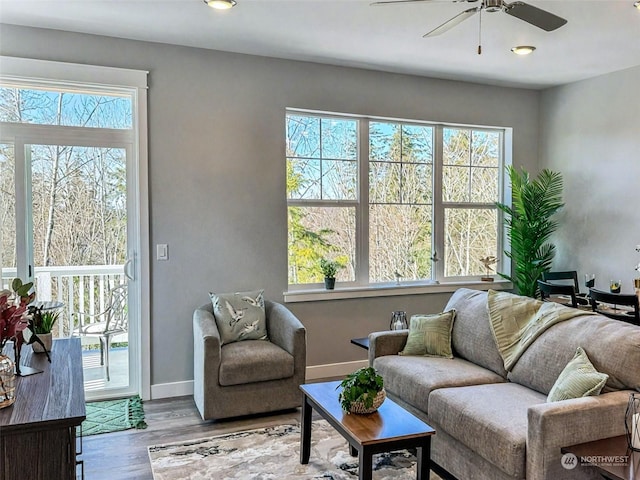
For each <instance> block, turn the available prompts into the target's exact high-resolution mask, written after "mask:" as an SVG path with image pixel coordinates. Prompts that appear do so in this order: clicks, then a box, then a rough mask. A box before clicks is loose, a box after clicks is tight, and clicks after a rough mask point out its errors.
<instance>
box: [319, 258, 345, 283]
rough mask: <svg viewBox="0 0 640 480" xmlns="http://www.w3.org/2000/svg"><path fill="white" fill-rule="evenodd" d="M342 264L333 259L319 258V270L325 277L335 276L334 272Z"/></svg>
mask: <svg viewBox="0 0 640 480" xmlns="http://www.w3.org/2000/svg"><path fill="white" fill-rule="evenodd" d="M342 267H343V265H342V264H341V263H339V262H336V261H334V260H327V259H326V258H321V259H320V270H322V274H323V275H324V277H325V278H336V273H337V272H338V270H339V269H340V268H342Z"/></svg>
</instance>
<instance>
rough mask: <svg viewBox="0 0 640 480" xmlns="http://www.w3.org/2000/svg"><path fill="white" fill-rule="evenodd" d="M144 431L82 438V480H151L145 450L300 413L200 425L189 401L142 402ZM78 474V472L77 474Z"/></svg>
mask: <svg viewBox="0 0 640 480" xmlns="http://www.w3.org/2000/svg"><path fill="white" fill-rule="evenodd" d="M144 412H145V417H146V422H147V425H148V427H147V428H146V429H144V430H135V429H132V430H125V431H122V432H113V433H106V434H102V435H91V436H88V437H83V438H82V444H83V453H82V460H84V473H85V479H86V480H125V479H126V480H133V479H136V480H137V479H139V480H152V479H153V476H152V475H151V466H150V465H149V456H148V454H147V447H148V446H149V445H158V444H162V443H170V442H178V441H182V440H188V439H194V438H199V437H208V436H212V435H219V434H224V433H228V432H236V431H242V430H250V429H253V428H262V427H266V426H271V425H279V424H283V423H297V422H299V421H300V410H299V409H297V410H291V411H289V412H285V413H279V414H275V415H266V416H265V415H260V416H256V417H250V418H246V417H245V418H242V419H239V420H230V421H218V422H203V421H202V419H201V418H200V415H199V414H198V410H197V409H196V406H195V403H194V402H193V397H178V398H170V399H163V400H152V401H149V402H144ZM78 471H79V470H78Z"/></svg>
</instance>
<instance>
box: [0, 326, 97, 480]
mask: <svg viewBox="0 0 640 480" xmlns="http://www.w3.org/2000/svg"><path fill="white" fill-rule="evenodd" d="M51 350H52V351H51V363H48V362H47V359H46V356H45V355H44V354H43V353H39V354H34V353H33V352H32V351H31V347H30V346H25V347H23V348H22V362H21V364H22V365H26V366H29V367H32V368H36V369H38V370H42V373H37V374H34V375H30V376H27V377H19V378H17V381H16V402H15V403H14V404H13V405H12V406H10V407H6V408H3V409H1V410H0V452H1V455H2V457H1V458H2V462H0V466H1V467H0V480H14V479H16V480H18V479H20V480H24V479H29V480H58V479H60V480H63V479H65V480H66V479H75V478H76V453H77V449H76V427H77V426H78V425H80V424H81V423H82V421H83V420H84V419H85V416H86V413H85V403H84V380H83V376H82V351H81V346H80V339H79V338H65V339H56V340H54V342H53V347H52V349H51Z"/></svg>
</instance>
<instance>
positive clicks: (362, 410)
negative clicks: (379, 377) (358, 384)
mask: <svg viewBox="0 0 640 480" xmlns="http://www.w3.org/2000/svg"><path fill="white" fill-rule="evenodd" d="M385 398H387V392H386V391H385V389H384V388H383V389H382V390H380V391H379V392H378V393H377V394H376V397H375V398H374V399H373V405H372V406H371V407H370V408H367V407H365V405H364V402H352V403H351V407H349V413H356V414H359V415H366V414H369V413H373V412H375V411H376V410H378V408H380V405H382V404H383V403H384V400H385Z"/></svg>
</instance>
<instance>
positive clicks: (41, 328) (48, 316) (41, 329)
mask: <svg viewBox="0 0 640 480" xmlns="http://www.w3.org/2000/svg"><path fill="white" fill-rule="evenodd" d="M32 314H33V328H34V333H36V334H43V333H51V330H53V326H54V325H55V323H56V321H57V320H58V318H60V311H59V310H47V311H44V312H43V311H42V309H41V308H36V309H34V310H33V312H32Z"/></svg>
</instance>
